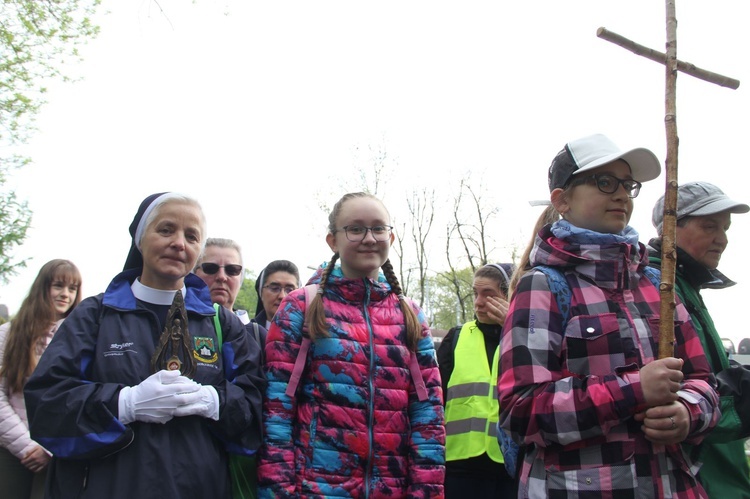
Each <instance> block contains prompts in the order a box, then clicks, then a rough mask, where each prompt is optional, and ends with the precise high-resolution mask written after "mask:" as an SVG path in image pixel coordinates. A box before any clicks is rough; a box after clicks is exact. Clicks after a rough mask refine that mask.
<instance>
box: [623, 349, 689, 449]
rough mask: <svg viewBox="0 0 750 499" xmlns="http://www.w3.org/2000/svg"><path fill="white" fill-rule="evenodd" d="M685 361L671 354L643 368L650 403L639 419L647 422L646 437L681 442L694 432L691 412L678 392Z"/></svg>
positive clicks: (644, 431) (664, 442)
mask: <svg viewBox="0 0 750 499" xmlns="http://www.w3.org/2000/svg"><path fill="white" fill-rule="evenodd" d="M682 364H683V361H682V359H677V358H675V357H667V358H665V359H659V360H654V361H652V362H650V363H648V364H646V365H645V366H643V367H642V368H641V386H642V387H643V396H644V398H645V399H646V404H648V405H649V406H650V407H649V408H648V409H647V410H646V411H644V412H639V413H637V414H636V415H635V420H636V421H641V422H642V423H643V426H642V427H641V430H642V431H643V433H644V434H645V435H646V439H647V440H649V441H650V442H653V443H655V444H663V445H669V444H676V443H680V442H682V441H683V440H685V438H687V436H688V433H689V432H690V413H689V412H688V409H687V407H685V406H684V405H683V404H682V403H681V402H679V396H678V395H677V392H678V391H679V390H680V387H681V382H682V379H683V378H684V375H683V374H682V370H681V369H682Z"/></svg>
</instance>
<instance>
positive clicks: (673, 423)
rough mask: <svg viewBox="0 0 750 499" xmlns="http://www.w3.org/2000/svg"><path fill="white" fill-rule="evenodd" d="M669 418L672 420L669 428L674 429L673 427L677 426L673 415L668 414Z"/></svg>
mask: <svg viewBox="0 0 750 499" xmlns="http://www.w3.org/2000/svg"><path fill="white" fill-rule="evenodd" d="M669 420H670V421H671V422H672V427H671V428H670V430H674V429H675V428H677V424H676V423H675V422H674V416H669Z"/></svg>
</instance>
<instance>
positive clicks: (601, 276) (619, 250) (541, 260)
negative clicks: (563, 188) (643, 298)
mask: <svg viewBox="0 0 750 499" xmlns="http://www.w3.org/2000/svg"><path fill="white" fill-rule="evenodd" d="M551 228H552V226H551V225H546V226H545V227H543V228H542V230H540V231H539V233H538V234H537V235H536V239H535V241H534V247H533V249H532V250H531V253H530V255H529V261H530V264H531V265H532V266H538V265H547V266H550V267H558V268H559V269H560V270H561V271H563V272H565V271H568V270H570V271H572V270H575V271H576V272H577V273H578V274H580V275H582V276H584V277H585V278H587V280H590V281H591V282H593V283H596V285H597V286H600V287H602V288H615V289H617V288H622V289H632V288H635V287H638V280H639V279H640V277H641V275H642V272H641V271H640V270H639V269H642V268H643V267H645V266H646V265H648V255H647V252H646V246H645V245H643V244H642V243H637V244H629V243H626V242H605V243H601V244H598V243H596V242H592V241H590V240H587V241H586V242H585V243H584V242H579V241H577V240H576V237H575V235H571V236H570V237H567V238H559V237H557V236H555V235H554V234H553V233H552V231H551ZM631 230H632V229H631Z"/></svg>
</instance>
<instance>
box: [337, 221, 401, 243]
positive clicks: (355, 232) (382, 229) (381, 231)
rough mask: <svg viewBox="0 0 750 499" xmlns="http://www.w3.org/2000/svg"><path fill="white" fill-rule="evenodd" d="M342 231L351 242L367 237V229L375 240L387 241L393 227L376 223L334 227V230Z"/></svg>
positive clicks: (357, 241) (360, 240)
mask: <svg viewBox="0 0 750 499" xmlns="http://www.w3.org/2000/svg"><path fill="white" fill-rule="evenodd" d="M342 230H343V231H344V232H345V233H346V238H347V239H348V240H350V241H351V242H353V243H359V242H362V241H364V240H365V237H367V231H368V230H369V231H370V232H371V233H372V237H374V238H375V240H376V241H387V240H388V237H389V236H390V235H391V231H392V230H393V227H391V226H390V225H376V226H374V227H365V226H364V225H346V226H344V227H341V228H340V229H336V232H340V231H342Z"/></svg>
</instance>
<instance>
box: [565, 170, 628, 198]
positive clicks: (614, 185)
mask: <svg viewBox="0 0 750 499" xmlns="http://www.w3.org/2000/svg"><path fill="white" fill-rule="evenodd" d="M591 180H593V181H594V183H595V184H596V187H597V189H599V190H600V191H601V192H603V193H604V194H614V193H615V192H617V189H619V188H620V185H621V184H622V186H623V187H624V188H625V192H627V193H628V197H631V198H634V197H637V196H638V193H639V192H641V185H642V184H641V183H640V182H638V181H637V180H633V179H632V178H625V179H621V178H617V177H615V176H614V175H609V174H607V173H595V174H593V175H589V176H588V177H583V178H581V179H575V180H573V182H571V185H580V184H585V183H587V182H590V181H591Z"/></svg>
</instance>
